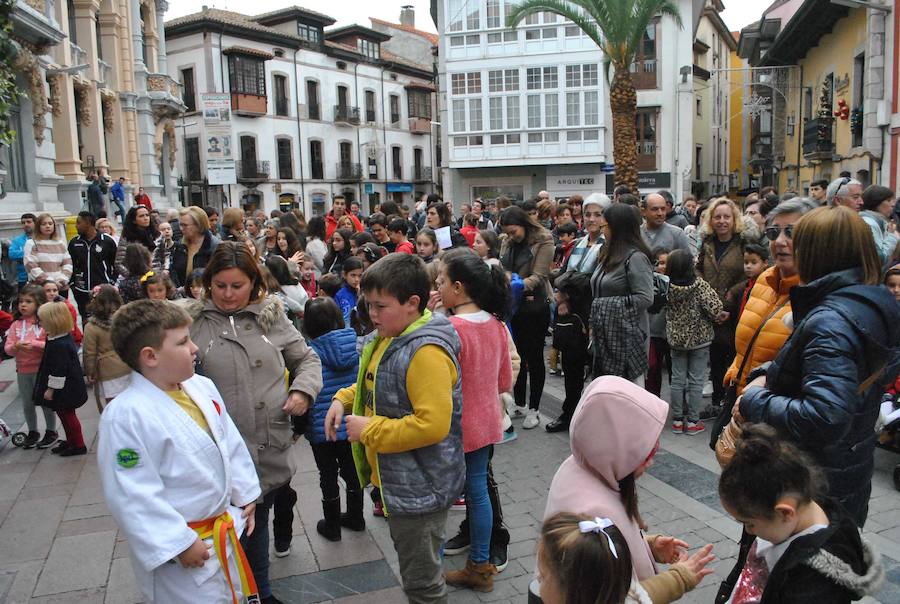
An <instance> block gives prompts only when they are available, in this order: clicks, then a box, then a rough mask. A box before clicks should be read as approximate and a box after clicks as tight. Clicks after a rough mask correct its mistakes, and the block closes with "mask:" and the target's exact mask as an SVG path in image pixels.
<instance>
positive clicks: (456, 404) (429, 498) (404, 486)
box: [355, 314, 466, 515]
mask: <svg viewBox="0 0 900 604" xmlns="http://www.w3.org/2000/svg"><path fill="white" fill-rule="evenodd" d="M427 344H435V345H437V346H440V347H441V348H443V349H444V350H445V351H446V352H447V354H449V355H450V357H451V358H452V359H453V363H454V364H455V365H456V372H457V376H459V375H460V368H459V360H458V356H459V351H460V342H459V336H457V335H456V330H454V329H453V325H452V324H451V323H450V321H449V320H448V319H447V318H446V317H444V316H443V315H437V314H435V315H433V316H432V318H431V320H430V321H428V322H427V323H425V324H424V325H422V326H421V327H419V328H418V329H416V330H415V331H413V332H411V333H408V334H406V335H403V336H398V337H396V338H394V340H393V341H392V342H391V343H390V344H389V345H388V347H387V350H385V351H384V356H382V358H381V361H380V362H379V364H378V374H377V377H376V380H375V409H376V413H377V414H378V415H381V416H383V417H389V418H393V419H396V418H401V417H405V416H407V415H410V414H412V412H413V408H412V404H411V403H410V401H409V397H408V393H407V391H406V372H407V370H408V369H409V364H410V361H411V360H412V357H413V355H414V354H415V353H416V351H417V350H419V349H420V348H421V347H422V346H425V345H427ZM361 369H362V368H361ZM363 370H364V369H363ZM461 418H462V386H461V378H460V377H457V379H456V383H455V384H454V385H453V415H452V417H451V419H450V432H449V433H448V434H447V437H446V438H444V440H442V441H440V442H439V443H436V444H434V445H430V446H428V447H423V448H420V449H414V450H412V451H408V452H405V453H390V454H379V455H378V473H379V476H380V478H381V496H382V498H383V499H384V504H385V507H386V509H387V512H388V513H389V514H398V515H411V514H428V513H431V512H438V511H440V510H446V509H448V508H449V507H450V506H451V505H452V503H453V501H454V500H455V499H456V498H457V497H459V494H460V493H462V491H463V487H464V485H465V478H466V463H465V457H464V455H463V446H462V424H461ZM355 444H356V445H358V443H355ZM363 454H364V452H363ZM366 479H368V477H366ZM363 484H364V482H363Z"/></svg>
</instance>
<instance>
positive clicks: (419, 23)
mask: <svg viewBox="0 0 900 604" xmlns="http://www.w3.org/2000/svg"><path fill="white" fill-rule="evenodd" d="M204 4H205V5H207V6H210V7H216V8H224V9H228V10H233V11H236V12H239V13H244V14H248V15H257V14H259V13H265V12H268V11H272V10H277V9H279V8H284V7H285V6H290V5H292V4H297V5H298V6H303V7H304V8H308V9H310V10H314V11H317V12H320V13H325V14H326V15H330V16H331V17H334V18H335V19H337V25H349V24H351V23H359V24H360V25H369V17H376V18H378V19H383V20H385V21H391V22H394V23H397V22H399V20H400V7H401V6H402V5H404V4H412V5H413V6H414V7H415V9H416V27H418V28H419V29H424V30H425V31H430V32H434V31H437V30H436V29H435V26H434V22H432V20H431V13H430V10H431V8H430V7H431V2H430V0H366V1H365V2H359V1H355V0H352V1H345V2H335V1H334V0H296V2H294V1H292V0H228V1H224V0H170V2H169V12H167V13H166V19H173V18H175V17H180V16H182V15H187V14H190V13H194V12H197V11H199V10H200V9H201V7H202V6H203V5H204ZM760 4H762V6H760ZM768 4H769V2H768V0H767V1H766V2H765V3H759V2H757V1H756V0H725V12H723V13H722V18H723V19H724V21H725V24H726V25H727V26H728V27H729V29H731V30H732V31H736V30H739V29H741V28H742V27H744V26H745V25H748V24H750V23H752V22H753V21H756V20H757V19H759V17H760V15H761V14H762V11H763V8H764V6H767V5H768ZM729 6H731V8H729Z"/></svg>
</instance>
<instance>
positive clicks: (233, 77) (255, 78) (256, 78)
mask: <svg viewBox="0 0 900 604" xmlns="http://www.w3.org/2000/svg"><path fill="white" fill-rule="evenodd" d="M228 79H229V80H230V84H231V93H232V94H249V95H254V96H266V64H265V61H263V60H262V59H259V58H256V57H247V56H243V55H237V54H232V55H228Z"/></svg>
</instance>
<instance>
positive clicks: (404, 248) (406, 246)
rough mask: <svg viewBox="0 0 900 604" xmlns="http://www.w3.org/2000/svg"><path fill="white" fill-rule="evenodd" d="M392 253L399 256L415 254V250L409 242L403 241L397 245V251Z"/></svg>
mask: <svg viewBox="0 0 900 604" xmlns="http://www.w3.org/2000/svg"><path fill="white" fill-rule="evenodd" d="M394 251H395V252H397V253H399V254H415V253H416V248H414V247H413V244H412V242H411V241H404V242H403V243H401V244H399V245H398V246H397V249H396V250H394Z"/></svg>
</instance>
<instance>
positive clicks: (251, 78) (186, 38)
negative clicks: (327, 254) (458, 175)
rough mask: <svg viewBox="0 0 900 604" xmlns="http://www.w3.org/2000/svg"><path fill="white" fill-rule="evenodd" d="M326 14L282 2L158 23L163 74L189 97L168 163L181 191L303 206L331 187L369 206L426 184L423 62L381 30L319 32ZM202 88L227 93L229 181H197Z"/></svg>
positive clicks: (328, 194) (218, 202)
mask: <svg viewBox="0 0 900 604" xmlns="http://www.w3.org/2000/svg"><path fill="white" fill-rule="evenodd" d="M333 23H334V19H332V18H330V17H328V16H327V15H322V14H319V13H315V12H313V11H308V10H305V9H301V8H297V7H292V8H289V9H284V10H280V11H276V12H274V13H267V14H265V15H257V16H253V17H251V16H247V15H240V14H237V13H233V12H229V11H223V10H217V9H207V10H204V11H202V12H200V13H195V14H193V15H188V16H185V17H181V18H178V19H174V20H172V21H170V22H168V23H167V24H166V43H167V49H168V65H169V70H170V74H172V77H174V78H176V79H178V80H179V81H181V82H182V84H183V85H184V89H185V99H186V100H185V102H186V104H188V105H189V112H188V113H187V114H186V115H185V117H184V119H183V128H182V132H181V133H180V134H181V135H182V138H183V144H181V145H179V148H180V149H183V150H184V152H183V153H182V154H181V155H179V157H178V165H179V167H182V169H183V174H184V177H183V179H182V183H183V184H184V185H185V194H186V196H187V198H188V201H189V202H190V203H193V204H202V205H213V206H226V207H227V206H229V205H232V206H241V207H244V208H247V209H252V208H260V209H263V210H265V211H266V212H268V211H270V210H272V209H275V208H281V209H287V208H292V207H299V208H300V209H302V210H303V211H304V212H305V213H306V214H307V215H308V216H309V215H316V214H322V213H324V212H325V211H327V210H328V209H329V208H330V202H331V198H332V197H333V196H334V195H336V194H339V193H340V194H343V195H344V196H345V197H346V198H347V199H348V201H352V200H358V201H360V202H362V204H363V207H364V208H365V209H366V211H371V208H372V207H374V205H375V204H377V203H379V202H381V201H384V200H387V199H391V200H394V201H398V202H401V203H411V202H412V200H413V198H414V197H416V196H418V195H421V194H423V193H430V192H432V191H433V189H434V185H433V177H432V176H433V167H434V166H433V153H432V149H433V147H434V145H433V141H432V121H433V115H434V113H433V112H434V107H433V103H434V94H433V85H432V83H431V79H432V68H431V67H430V66H428V65H419V64H417V63H413V62H412V61H409V60H407V59H406V58H401V57H398V56H395V55H393V54H391V53H390V52H388V51H387V50H382V49H381V44H382V43H383V42H385V41H386V40H388V39H389V36H388V35H386V34H382V33H379V32H377V31H374V30H372V29H369V28H366V27H361V26H350V27H344V28H338V29H335V30H331V31H329V32H325V31H324V28H325V27H326V26H329V25H332V24H333ZM206 92H224V93H228V94H230V97H231V104H232V106H231V109H232V114H231V121H232V136H233V140H234V145H235V148H234V149H233V152H234V156H235V159H236V160H237V162H236V168H237V169H236V172H237V184H234V185H222V186H212V185H209V184H207V178H206V176H207V175H206V171H205V165H206V157H207V152H208V149H207V143H208V139H207V137H206V136H205V132H204V124H203V115H202V114H201V113H200V112H199V110H200V109H201V106H200V100H201V95H202V94H203V93H206ZM192 95H193V97H192ZM190 100H194V101H195V102H194V103H193V104H190V103H188V101H190ZM190 109H193V111H190Z"/></svg>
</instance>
